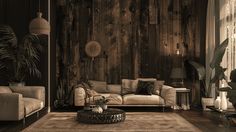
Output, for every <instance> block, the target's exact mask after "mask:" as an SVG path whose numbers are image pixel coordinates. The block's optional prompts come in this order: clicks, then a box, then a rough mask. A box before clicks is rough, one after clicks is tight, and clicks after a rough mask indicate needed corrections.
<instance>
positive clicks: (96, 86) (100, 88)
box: [89, 80, 108, 93]
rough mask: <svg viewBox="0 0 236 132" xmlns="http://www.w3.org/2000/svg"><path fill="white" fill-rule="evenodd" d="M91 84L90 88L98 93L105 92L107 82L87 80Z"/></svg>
mask: <svg viewBox="0 0 236 132" xmlns="http://www.w3.org/2000/svg"><path fill="white" fill-rule="evenodd" d="M89 82H90V83H91V85H92V89H93V90H94V91H96V92H98V93H107V92H108V90H107V82H104V81H94V80H89Z"/></svg>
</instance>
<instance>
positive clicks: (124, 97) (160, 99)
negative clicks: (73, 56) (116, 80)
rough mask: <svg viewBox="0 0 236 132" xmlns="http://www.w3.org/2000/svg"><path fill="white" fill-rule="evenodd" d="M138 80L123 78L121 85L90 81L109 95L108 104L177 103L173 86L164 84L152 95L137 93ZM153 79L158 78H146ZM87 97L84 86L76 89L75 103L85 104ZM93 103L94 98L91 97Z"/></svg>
mask: <svg viewBox="0 0 236 132" xmlns="http://www.w3.org/2000/svg"><path fill="white" fill-rule="evenodd" d="M138 80H141V79H136V80H130V79H122V84H121V85H114V84H106V82H100V81H90V82H91V83H92V85H93V90H95V91H96V92H98V94H99V95H102V96H105V97H109V99H110V101H109V102H108V103H107V104H108V106H109V105H110V106H171V107H172V108H173V107H174V106H175V104H176V91H175V89H174V88H173V87H171V86H167V85H162V86H161V89H156V90H157V92H156V94H152V95H136V94H135V90H136V89H137V83H138ZM144 80H153V81H157V80H156V79H144ZM127 84H128V85H127ZM84 98H85V90H84V88H82V87H78V88H76V89H75V93H74V105H75V106H83V105H84ZM90 102H91V103H92V104H93V103H94V102H93V99H92V98H91V99H90Z"/></svg>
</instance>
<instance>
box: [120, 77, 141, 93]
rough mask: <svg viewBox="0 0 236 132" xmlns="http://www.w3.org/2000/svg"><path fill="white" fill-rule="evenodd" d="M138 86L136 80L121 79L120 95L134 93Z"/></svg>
mask: <svg viewBox="0 0 236 132" xmlns="http://www.w3.org/2000/svg"><path fill="white" fill-rule="evenodd" d="M137 86H138V80H132V79H122V89H121V93H122V95H125V94H130V93H135V91H136V89H137Z"/></svg>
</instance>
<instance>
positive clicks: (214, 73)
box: [189, 39, 228, 110]
mask: <svg viewBox="0 0 236 132" xmlns="http://www.w3.org/2000/svg"><path fill="white" fill-rule="evenodd" d="M227 46H228V39H226V40H224V41H223V42H222V43H221V44H220V45H219V46H218V47H216V48H215V51H214V55H213V58H212V60H211V62H210V70H209V73H210V77H209V78H206V69H205V67H204V66H203V65H202V64H200V63H197V62H195V61H189V63H190V64H191V65H192V66H193V67H194V68H195V69H196V71H197V73H198V80H199V81H200V83H201V86H203V87H204V88H201V90H202V91H204V92H203V93H204V95H203V97H202V106H203V109H204V110H207V109H206V106H208V105H214V98H212V97H210V94H211V91H212V85H213V84H216V83H218V82H219V81H220V80H222V79H225V80H226V76H225V74H224V72H225V70H226V68H223V67H222V66H221V65H220V64H221V62H222V59H223V56H224V53H225V50H226V47H227Z"/></svg>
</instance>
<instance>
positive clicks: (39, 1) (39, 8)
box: [39, 0, 40, 12]
mask: <svg viewBox="0 0 236 132" xmlns="http://www.w3.org/2000/svg"><path fill="white" fill-rule="evenodd" d="M39 12H40V0H39Z"/></svg>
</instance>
